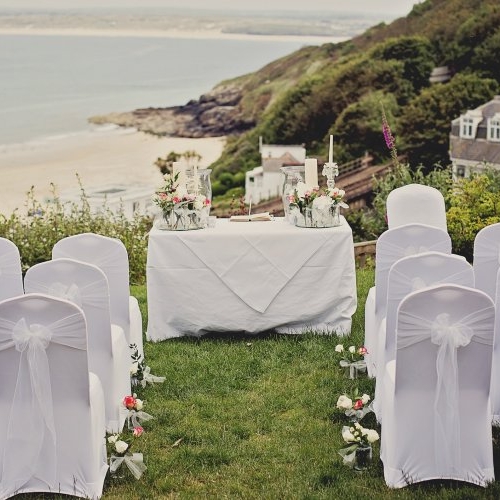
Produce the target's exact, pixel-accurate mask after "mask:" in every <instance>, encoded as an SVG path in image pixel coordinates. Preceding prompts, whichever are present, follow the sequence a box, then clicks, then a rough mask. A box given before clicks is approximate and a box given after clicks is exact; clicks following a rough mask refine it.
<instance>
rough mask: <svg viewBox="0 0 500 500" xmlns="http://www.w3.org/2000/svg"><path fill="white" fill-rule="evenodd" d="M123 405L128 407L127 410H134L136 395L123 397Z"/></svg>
mask: <svg viewBox="0 0 500 500" xmlns="http://www.w3.org/2000/svg"><path fill="white" fill-rule="evenodd" d="M123 405H124V406H125V408H127V410H133V409H134V406H135V398H134V396H125V397H124V398H123Z"/></svg>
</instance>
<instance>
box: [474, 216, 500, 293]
mask: <svg viewBox="0 0 500 500" xmlns="http://www.w3.org/2000/svg"><path fill="white" fill-rule="evenodd" d="M473 259H474V260H473V263H472V266H473V267H474V276H475V287H476V288H478V289H479V290H482V291H483V292H486V293H487V294H488V295H489V296H490V297H491V298H492V299H493V300H495V296H496V288H497V283H496V280H497V272H498V269H499V267H500V223H498V224H491V225H489V226H486V227H483V229H481V230H480V231H479V232H478V233H477V234H476V237H475V239H474V254H473Z"/></svg>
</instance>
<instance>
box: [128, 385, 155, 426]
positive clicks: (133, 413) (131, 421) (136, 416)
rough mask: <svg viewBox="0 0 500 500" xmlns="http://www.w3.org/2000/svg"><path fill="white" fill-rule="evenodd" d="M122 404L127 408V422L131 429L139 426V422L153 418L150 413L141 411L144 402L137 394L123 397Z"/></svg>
mask: <svg viewBox="0 0 500 500" xmlns="http://www.w3.org/2000/svg"><path fill="white" fill-rule="evenodd" d="M123 406H124V407H125V408H126V409H127V411H128V413H127V424H128V428H129V429H131V430H134V429H136V428H137V427H140V425H139V424H140V423H141V422H147V421H148V420H151V419H152V418H153V416H152V415H149V413H146V412H144V411H142V409H143V407H144V403H143V401H142V400H141V399H139V398H138V397H137V394H133V395H132V396H125V397H124V398H123Z"/></svg>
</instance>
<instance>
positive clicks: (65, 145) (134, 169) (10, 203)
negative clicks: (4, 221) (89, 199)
mask: <svg viewBox="0 0 500 500" xmlns="http://www.w3.org/2000/svg"><path fill="white" fill-rule="evenodd" d="M224 144H225V139H224V138H223V137H220V138H206V139H187V138H171V137H168V138H165V137H156V136H152V135H148V134H145V133H142V132H137V131H136V130H134V129H119V130H107V129H105V128H104V129H103V130H101V131H99V129H98V130H96V131H93V132H89V133H87V134H75V135H68V136H67V137H59V138H54V139H52V140H44V141H38V142H30V143H25V144H19V145H9V146H0V173H1V176H2V181H1V191H0V193H1V195H0V213H2V214H4V215H10V214H11V213H12V212H13V211H14V210H15V209H16V208H17V209H19V210H20V211H21V213H24V212H25V203H26V199H27V197H26V194H27V192H28V191H29V190H30V189H31V187H32V186H34V191H35V198H36V199H37V200H39V201H42V202H43V201H45V200H46V199H47V198H48V197H49V196H50V195H51V192H52V191H51V183H54V184H55V185H56V187H57V192H58V193H59V194H60V195H61V194H64V192H69V191H75V190H77V189H78V187H79V184H78V177H77V174H78V176H79V178H80V179H81V182H82V185H83V188H84V189H94V188H96V187H102V186H110V185H113V184H116V185H149V186H151V194H153V191H154V189H155V188H156V187H158V186H159V185H160V184H161V182H162V176H161V173H160V171H159V170H158V168H157V167H156V165H154V161H155V160H156V159H157V158H158V157H165V156H166V155H167V154H168V153H170V152H171V151H175V152H176V153H184V152H185V151H191V150H194V151H196V152H197V153H198V154H199V155H201V157H202V159H201V161H200V166H201V167H207V166H209V165H210V164H211V163H213V162H214V161H215V160H217V159H218V158H219V156H220V155H221V153H222V149H223V147H224Z"/></svg>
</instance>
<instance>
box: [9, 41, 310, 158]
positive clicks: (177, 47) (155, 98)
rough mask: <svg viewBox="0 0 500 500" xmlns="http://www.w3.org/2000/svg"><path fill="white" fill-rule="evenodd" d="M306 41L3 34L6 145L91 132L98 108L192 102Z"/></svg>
mask: <svg viewBox="0 0 500 500" xmlns="http://www.w3.org/2000/svg"><path fill="white" fill-rule="evenodd" d="M305 44H306V43H305V42H303V41H283V40H280V39H276V40H268V39H266V40H254V39H252V40H229V39H187V38H151V37H106V36H59V35H57V36H56V35H54V36H47V35H43V36H36V35H30V36H28V35H0V146H2V148H4V149H5V148H6V147H10V146H12V145H14V144H19V143H26V142H31V141H45V140H50V141H53V140H57V139H58V138H64V137H66V136H68V135H72V134H78V133H89V131H91V130H92V127H91V126H90V125H89V124H88V122H87V119H88V117H90V116H92V115H97V114H105V113H108V112H112V111H129V110H133V109H136V108H145V107H149V106H151V107H164V106H174V105H181V104H185V103H186V102H188V101H189V100H190V99H197V98H198V97H199V96H200V95H201V94H203V93H205V92H207V91H209V90H210V89H211V88H212V87H214V86H215V85H216V84H217V83H219V82H220V81H222V80H225V79H228V78H232V77H236V76H240V75H243V74H246V73H248V72H252V71H256V70H257V69H259V68H261V67H262V66H264V65H265V64H267V63H269V62H271V61H273V60H275V59H277V58H279V57H282V56H284V55H286V54H289V53H291V52H293V51H295V50H297V49H299V48H300V47H302V46H304V45H305Z"/></svg>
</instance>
